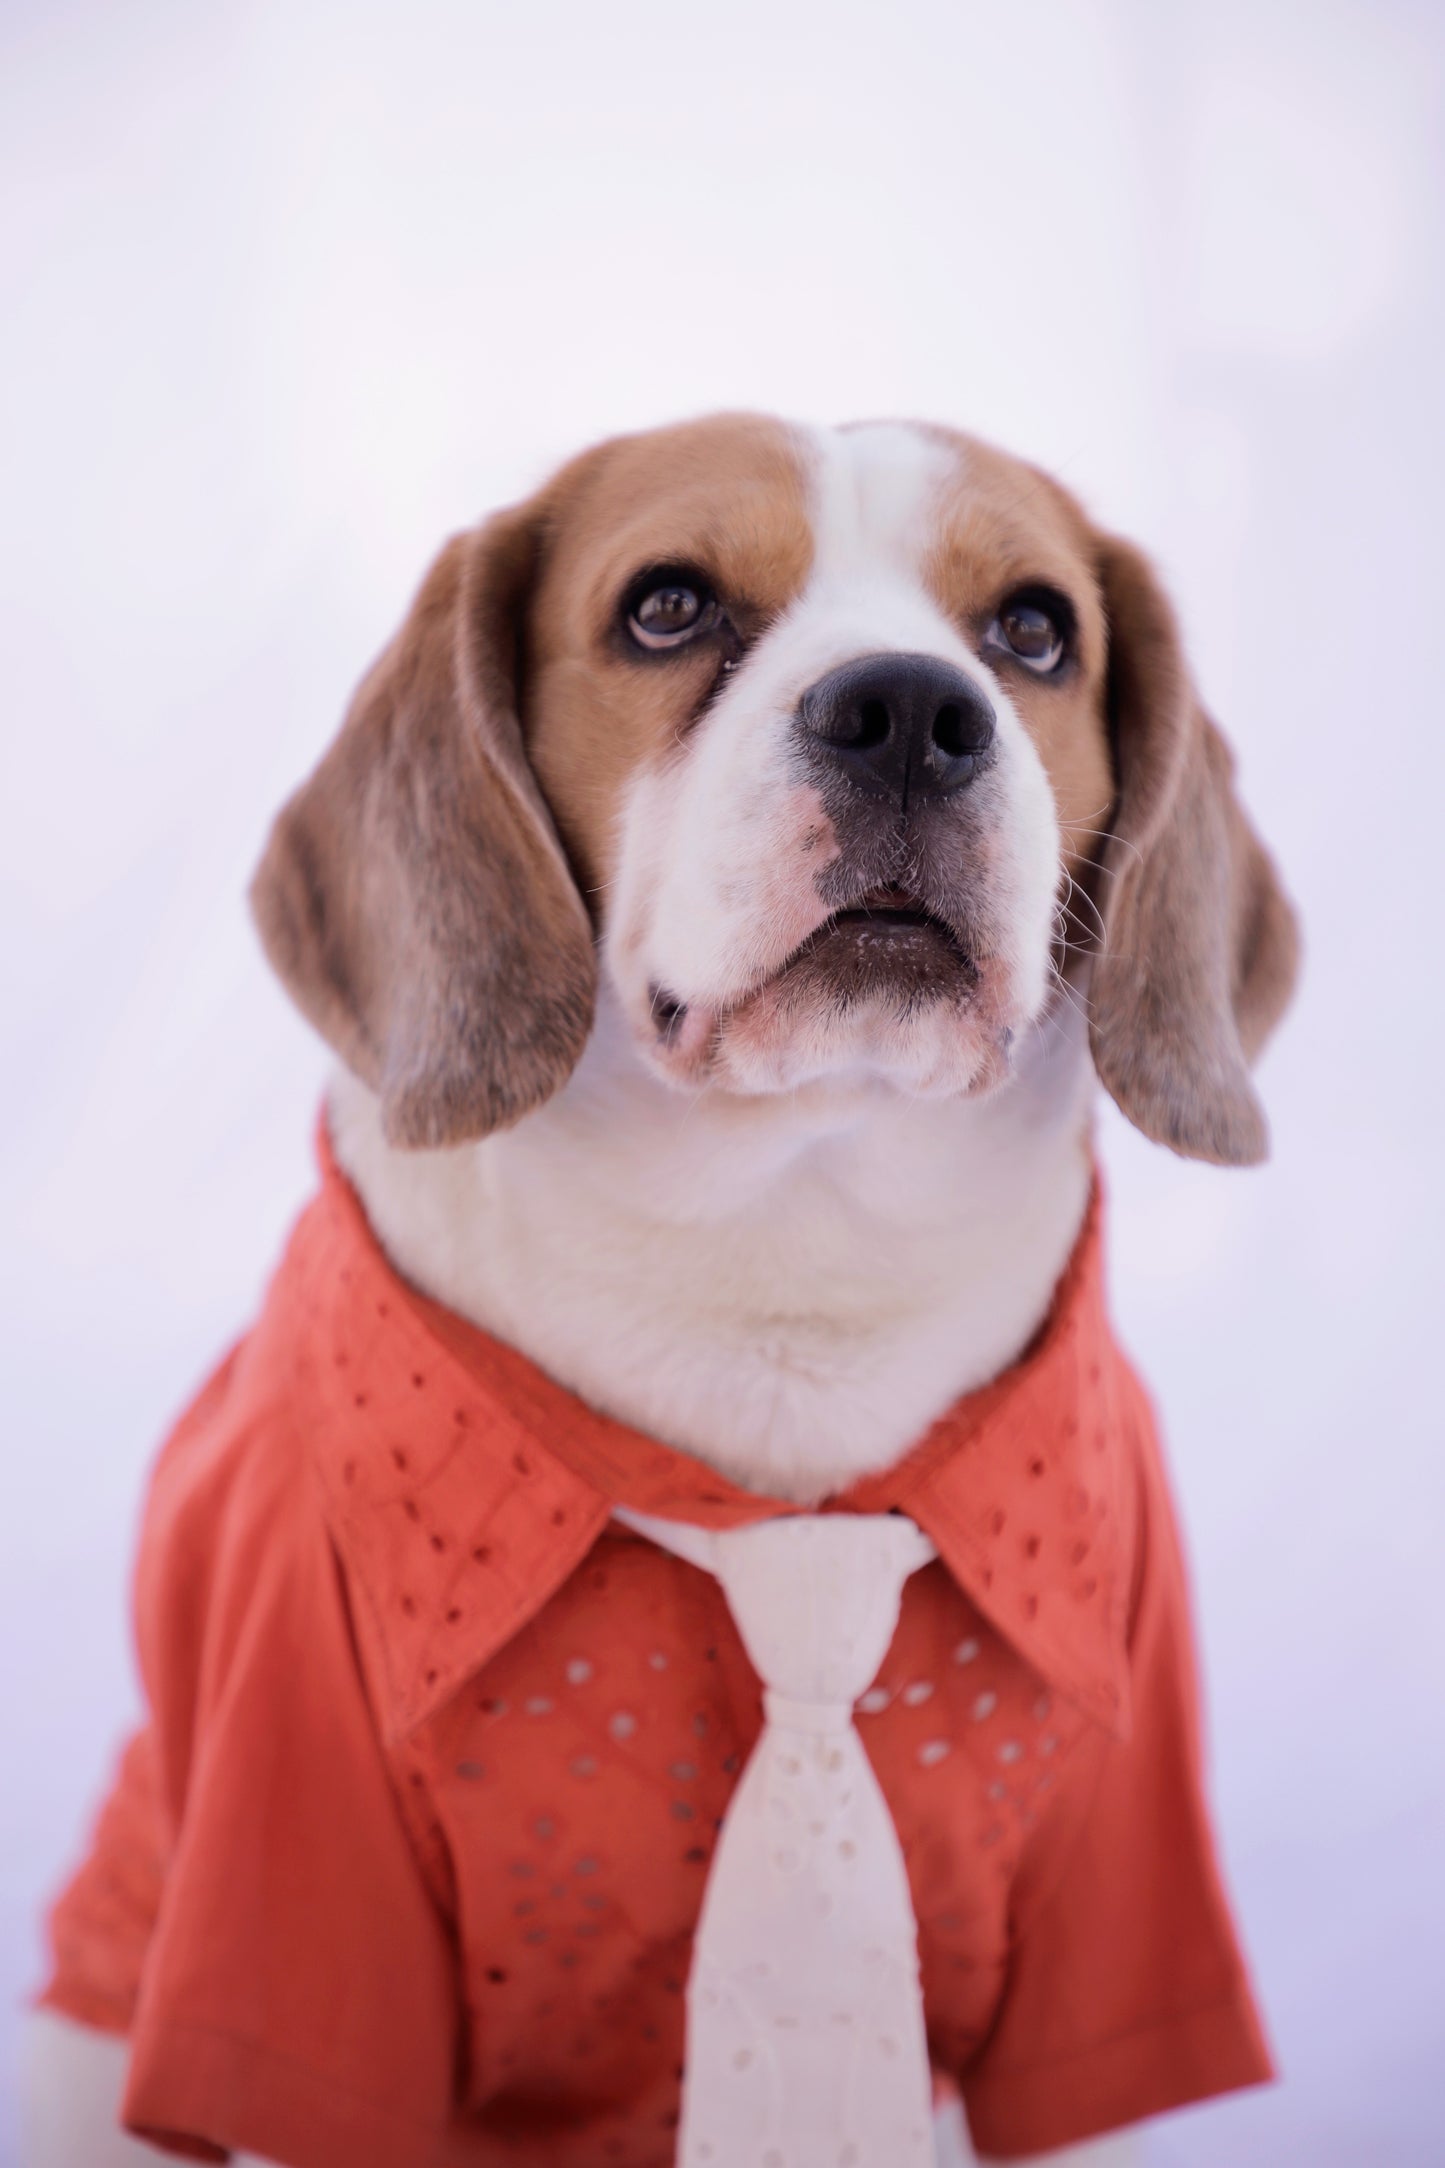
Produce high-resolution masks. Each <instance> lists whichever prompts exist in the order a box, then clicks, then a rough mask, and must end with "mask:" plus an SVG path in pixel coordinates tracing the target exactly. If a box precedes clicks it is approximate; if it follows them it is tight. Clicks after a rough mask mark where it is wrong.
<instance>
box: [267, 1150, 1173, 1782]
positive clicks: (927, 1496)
mask: <svg viewBox="0 0 1445 2168" xmlns="http://www.w3.org/2000/svg"><path fill="white" fill-rule="evenodd" d="M319 1156H320V1160H321V1169H322V1188H321V1193H320V1195H319V1196H318V1197H317V1199H316V1200H315V1202H314V1203H313V1204H312V1205H311V1207H310V1208H309V1209H308V1211H307V1212H306V1213H305V1214H304V1215H303V1218H302V1220H301V1223H300V1225H299V1226H298V1228H297V1230H296V1233H295V1235H294V1237H293V1239H292V1243H291V1246H290V1249H289V1250H288V1253H287V1257H286V1260H285V1263H284V1264H283V1266H282V1268H281V1272H280V1273H279V1274H278V1278H277V1282H276V1285H275V1287H274V1288H273V1291H272V1295H271V1298H270V1301H269V1304H268V1308H269V1309H270V1310H271V1311H272V1312H273V1314H277V1313H279V1315H277V1322H278V1323H281V1324H282V1325H283V1339H284V1342H285V1344H286V1347H287V1349H288V1351H289V1358H290V1369H291V1386H292V1390H293V1392H294V1394H295V1395H296V1398H297V1405H298V1407H299V1409H300V1411H301V1417H302V1430H303V1434H304V1435H305V1437H306V1440H307V1445H308V1448H309V1450H310V1451H311V1453H312V1455H313V1458H314V1462H315V1466H316V1469H317V1473H318V1475H319V1478H320V1482H321V1487H322V1493H323V1497H324V1500H325V1506H326V1512H327V1518H328V1522H329V1525H330V1527H331V1530H332V1535H333V1539H334V1540H335V1542H336V1545H337V1548H338V1550H339V1551H340V1553H341V1556H342V1558H343V1560H344V1562H345V1565H346V1568H347V1573H348V1578H349V1581H350V1583H351V1585H352V1587H353V1590H354V1591H355V1592H356V1594H357V1597H358V1600H359V1601H361V1602H363V1603H365V1605H366V1606H367V1608H368V1611H369V1614H370V1625H371V1627H372V1629H373V1633H372V1640H373V1643H374V1646H375V1647H376V1648H377V1650H378V1651H379V1654H380V1678H379V1680H378V1681H377V1691H378V1693H379V1697H380V1700H381V1703H382V1707H381V1711H380V1713H381V1718H382V1723H383V1726H384V1729H385V1731H386V1734H387V1736H388V1738H391V1739H395V1738H399V1737H402V1736H405V1735H406V1734H407V1733H408V1732H410V1731H412V1730H414V1729H415V1727H416V1726H417V1725H418V1724H420V1723H422V1722H423V1721H424V1720H425V1719H426V1718H427V1717H428V1716H429V1715H431V1714H432V1713H433V1712H434V1711H435V1710H436V1709H438V1708H439V1707H440V1706H441V1705H442V1704H443V1703H444V1702H445V1701H447V1700H448V1699H449V1698H450V1697H451V1696H452V1695H453V1694H454V1693H456V1692H457V1691H458V1690H459V1688H460V1687H461V1686H462V1685H463V1684H464V1683H465V1682H466V1680H467V1679H468V1678H469V1677H470V1676H471V1675H472V1674H473V1673H474V1672H475V1671H476V1670H477V1669H478V1668H479V1666H480V1665H482V1664H484V1663H485V1662H486V1661H487V1659H488V1658H489V1657H490V1656H491V1655H493V1654H494V1653H495V1652H496V1650H497V1649H499V1648H501V1647H502V1646H503V1645H504V1644H505V1643H506V1642H507V1641H509V1640H510V1639H511V1638H512V1637H513V1636H514V1635H515V1634H516V1633H517V1632H519V1631H520V1629H521V1628H522V1627H523V1626H524V1625H525V1624H526V1623H527V1621H528V1620H529V1619H530V1618H532V1617H533V1616H534V1615H535V1614H536V1613H537V1612H538V1611H539V1610H540V1609H541V1608H542V1606H543V1604H544V1603H546V1601H547V1600H548V1598H549V1597H550V1596H551V1595H552V1594H553V1593H554V1592H555V1591H556V1589H558V1588H559V1587H560V1586H561V1584H562V1583H563V1582H564V1581H565V1580H566V1579H567V1578H568V1576H569V1575H570V1574H571V1573H572V1572H573V1571H574V1570H575V1568H576V1567H577V1566H579V1565H580V1564H581V1562H582V1560H583V1559H584V1558H585V1557H586V1555H587V1553H588V1551H589V1550H590V1549H591V1547H592V1545H593V1543H594V1542H595V1541H596V1539H597V1537H598V1535H599V1534H600V1533H601V1531H602V1529H603V1528H604V1527H605V1526H606V1524H607V1521H608V1520H609V1518H610V1517H611V1513H612V1508H613V1506H614V1504H619V1505H626V1506H629V1507H632V1508H633V1509H635V1510H637V1511H639V1512H644V1513H652V1514H659V1515H662V1516H663V1517H665V1518H671V1519H678V1520H691V1521H696V1522H699V1523H701V1524H703V1525H705V1526H709V1527H729V1526H736V1525H739V1524H741V1523H743V1522H746V1521H752V1520H759V1519H763V1518H767V1517H770V1516H772V1515H775V1514H779V1513H792V1512H796V1511H798V1510H799V1509H798V1508H797V1507H796V1506H793V1505H790V1504H787V1503H785V1502H784V1501H781V1500H778V1499H771V1498H766V1497H761V1496H759V1495H757V1494H756V1493H753V1492H749V1491H744V1490H742V1489H741V1488H739V1487H738V1486H737V1485H736V1484H733V1483H731V1482H729V1481H728V1479H727V1478H726V1477H724V1476H720V1475H718V1474H716V1473H715V1472H714V1471H713V1470H711V1469H710V1468H708V1467H706V1466H705V1465H704V1464H703V1463H701V1462H699V1461H697V1460H695V1459H693V1458H692V1457H691V1456H690V1455H688V1454H685V1453H681V1452H677V1451H675V1450H673V1449H672V1448H671V1447H669V1446H666V1445H663V1444H661V1443H660V1442H659V1441H658V1440H656V1439H654V1438H648V1437H645V1436H644V1435H642V1434H641V1433H640V1432H638V1431H635V1430H631V1429H629V1428H628V1427H627V1426H626V1425H625V1424H622V1423H618V1422H614V1421H613V1420H612V1419H611V1418H610V1417H608V1416H605V1415H602V1414H600V1413H599V1412H598V1411H597V1410H595V1409H593V1408H590V1407H588V1406H587V1405H586V1403H585V1402H583V1401H582V1400H580V1399H578V1398H577V1396H576V1395H575V1394H573V1393H570V1392H568V1391H567V1390H566V1389H565V1388H564V1387H562V1386H560V1385H558V1384H556V1383H555V1382H554V1381H553V1380H552V1379H550V1378H548V1377H547V1376H546V1375H545V1374H544V1373H543V1372H542V1371H540V1370H539V1369H538V1368H537V1367H536V1365H535V1364H533V1363H531V1362H529V1361H528V1360H527V1359H526V1357H525V1356H523V1355H521V1354H519V1353H518V1352H517V1351H516V1350H515V1349H514V1348H510V1347H507V1346H505V1345H504V1344H503V1343H501V1342H500V1341H497V1340H494V1339H492V1338H491V1337H490V1336H489V1335H488V1334H486V1333H483V1332H481V1331H479V1330H478V1329H477V1328H476V1327H474V1326H471V1325H468V1324H467V1323H465V1321H464V1320H462V1319H461V1318H459V1317H457V1316H456V1315H455V1314H454V1313H452V1312H450V1311H448V1310H446V1309H444V1308H442V1307H441V1306H440V1305H439V1304H437V1303H434V1302H431V1301H429V1300H428V1299H427V1298H426V1297H425V1296H423V1295H421V1294H420V1293H418V1292H417V1291H416V1290H415V1289H414V1288H411V1287H409V1286H407V1285H406V1284H405V1283H404V1282H403V1281H402V1280H401V1279H400V1278H399V1277H398V1275H397V1274H396V1272H395V1271H394V1270H393V1268H392V1267H391V1265H390V1264H389V1263H388V1262H387V1260H386V1258H385V1257H384V1256H383V1254H382V1252H381V1249H380V1247H379V1245H378V1243H377V1241H376V1238H375V1236H374V1235H373V1234H372V1232H371V1229H370V1227H369V1226H368V1224H367V1221H366V1218H365V1215H364V1213H363V1211H362V1207H361V1204H360V1201H359V1199H358V1198H357V1196H356V1193H355V1192H354V1190H353V1189H352V1188H351V1186H350V1184H349V1183H348V1182H347V1180H346V1178H345V1177H344V1175H342V1173H341V1172H340V1170H339V1169H338V1167H337V1166H336V1163H335V1161H334V1159H333V1157H332V1154H331V1151H330V1146H329V1143H328V1141H327V1139H326V1136H325V1132H324V1127H323V1131H322V1135H321V1139H320V1145H319ZM1101 1217H1102V1209H1101V1203H1100V1199H1099V1196H1098V1192H1097V1185H1096V1191H1095V1196H1094V1199H1093V1201H1092V1203H1091V1205H1090V1209H1089V1213H1088V1217H1087V1220H1086V1223H1085V1226H1084V1229H1083V1231H1082V1233H1081V1235H1080V1237H1079V1240H1078V1243H1077V1245H1076V1247H1075V1250H1074V1254H1073V1256H1072V1258H1071V1259H1070V1262H1069V1265H1068V1267H1067V1269H1066V1271H1065V1273H1064V1276H1063V1278H1062V1280H1061V1281H1060V1283H1059V1286H1058V1289H1057V1290H1056V1293H1055V1296H1054V1300H1053V1303H1052V1305H1051V1308H1050V1312H1049V1316H1048V1318H1047V1320H1046V1321H1045V1324H1044V1326H1043V1327H1042V1329H1041V1331H1040V1332H1039V1334H1038V1335H1037V1336H1036V1338H1035V1340H1034V1342H1033V1343H1032V1345H1031V1346H1030V1348H1029V1349H1028V1350H1027V1351H1026V1352H1025V1354H1024V1355H1023V1356H1022V1357H1021V1358H1020V1360H1019V1361H1018V1362H1017V1363H1015V1364H1014V1365H1013V1366H1012V1367H1011V1368H1010V1369H1009V1370H1008V1371H1006V1372H1005V1373H1004V1374H1003V1375H1002V1376H1001V1377H999V1378H998V1379H996V1380H995V1381H994V1382H993V1383H992V1384H990V1385H988V1386H986V1387H985V1388H983V1390H982V1391H980V1392H976V1393H971V1394H969V1395H967V1396H966V1397H965V1398H964V1399H962V1400H960V1401H959V1402H957V1403H956V1405H955V1406H954V1407H952V1408H951V1409H949V1410H948V1412H947V1413H946V1414H945V1415H943V1416H942V1417H941V1418H940V1419H939V1420H938V1421H937V1422H936V1423H935V1424H934V1425H933V1426H932V1427H931V1429H930V1430H929V1431H928V1433H927V1435H926V1436H925V1437H924V1438H923V1439H922V1440H921V1441H920V1443H919V1444H918V1445H917V1446H916V1447H914V1448H913V1450H912V1451H911V1452H909V1453H908V1454H906V1455H905V1456H904V1457H903V1459H902V1460H900V1461H898V1462H896V1463H895V1464H894V1465H893V1467H891V1468H889V1469H887V1470H885V1471H883V1472H882V1473H881V1474H879V1475H876V1476H870V1477H867V1478H865V1479H864V1480H863V1481H861V1482H859V1483H856V1484H854V1485H853V1486H852V1487H851V1488H850V1489H849V1490H847V1491H846V1492H844V1493H842V1494H841V1495H840V1496H838V1497H837V1498H835V1499H832V1500H830V1501H828V1502H827V1504H826V1505H825V1507H824V1508H823V1510H825V1511H844V1512H868V1513H877V1512H887V1511H889V1510H893V1509H896V1510H899V1511H902V1512H906V1513H909V1514H911V1515H912V1516H913V1518H914V1519H915V1520H916V1521H917V1522H918V1523H919V1525H920V1527H922V1528H923V1529H924V1530H925V1531H926V1532H927V1534H928V1535H929V1536H930V1537H931V1538H932V1539H933V1542H934V1543H935V1545H936V1546H937V1548H938V1551H939V1555H940V1557H941V1558H942V1560H943V1562H944V1564H945V1565H946V1567H947V1569H948V1571H949V1572H950V1573H951V1574H952V1576H953V1578H954V1580H955V1581H956V1582H957V1583H958V1585H959V1587H960V1588H961V1589H962V1590H963V1591H964V1593H965V1594H966V1595H967V1596H968V1597H969V1598H970V1599H971V1601H972V1602H973V1603H974V1604H975V1605H976V1607H977V1608H978V1609H979V1610H980V1611H981V1612H983V1613H984V1615H985V1616H986V1617H987V1618H988V1619H989V1621H990V1622H991V1624H992V1625H993V1626H994V1627H996V1628H997V1630H998V1631H999V1632H1000V1633H1001V1634H1002V1635H1003V1636H1004V1637H1005V1638H1006V1639H1007V1640H1008V1641H1009V1642H1011V1643H1012V1645H1013V1646H1014V1647H1015V1648H1016V1649H1017V1650H1018V1652H1019V1653H1020V1654H1021V1655H1022V1656H1023V1657H1024V1658H1025V1660H1026V1661H1027V1662H1028V1663H1029V1664H1031V1665H1032V1666H1033V1667H1034V1669H1035V1670H1037V1671H1038V1672H1039V1673H1040V1675H1041V1676H1042V1677H1043V1678H1044V1679H1046V1680H1047V1681H1048V1682H1049V1683H1050V1684H1051V1685H1053V1686H1054V1687H1055V1688H1057V1689H1058V1690H1059V1691H1060V1692H1062V1693H1063V1694H1065V1695H1066V1696H1068V1697H1069V1698H1070V1699H1071V1700H1073V1701H1074V1702H1075V1703H1076V1704H1077V1705H1078V1706H1079V1707H1080V1708H1081V1709H1083V1710H1084V1711H1085V1712H1086V1713H1087V1714H1088V1715H1090V1716H1092V1717H1094V1718H1095V1719H1096V1720H1098V1721H1099V1722H1101V1723H1103V1724H1105V1725H1106V1726H1107V1727H1108V1728H1109V1729H1110V1730H1111V1731H1114V1732H1115V1733H1117V1734H1119V1735H1121V1736H1123V1735H1126V1734H1127V1728H1128V1651H1127V1632H1128V1613H1129V1599H1130V1587H1131V1582H1132V1574H1133V1550H1134V1530H1133V1511H1132V1500H1133V1485H1132V1483H1131V1481H1130V1469H1131V1464H1132V1457H1131V1453H1130V1450H1129V1443H1130V1441H1129V1422H1130V1409H1131V1406H1132V1405H1133V1402H1132V1400H1131V1387H1132V1379H1131V1378H1130V1375H1129V1373H1128V1371H1127V1368H1126V1366H1125V1364H1124V1362H1123V1358H1122V1357H1121V1356H1120V1354H1119V1352H1118V1349H1117V1348H1116V1346H1115V1344H1114V1341H1113V1338H1112V1335H1111V1333H1110V1331H1109V1326H1108V1320H1107V1316H1106V1312H1105V1306H1104V1289H1103V1274H1102V1263H1101Z"/></svg>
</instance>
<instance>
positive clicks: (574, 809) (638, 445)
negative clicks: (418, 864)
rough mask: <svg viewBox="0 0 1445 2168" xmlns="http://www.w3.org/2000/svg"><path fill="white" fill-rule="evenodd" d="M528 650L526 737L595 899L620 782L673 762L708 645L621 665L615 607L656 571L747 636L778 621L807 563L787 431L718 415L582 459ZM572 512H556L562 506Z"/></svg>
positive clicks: (712, 668) (704, 676)
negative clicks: (682, 575) (695, 588)
mask: <svg viewBox="0 0 1445 2168" xmlns="http://www.w3.org/2000/svg"><path fill="white" fill-rule="evenodd" d="M559 485H560V486H559V493H558V497H557V510H556V512H555V513H554V516H553V522H552V535H551V546H550V548H549V550H548V553H547V558H546V563H545V566H544V568H543V571H542V575H541V578H540V580H539V583H538V589H537V595H536V600H535V605H534V608H533V611H532V618H531V633H530V638H529V642H528V665H529V666H528V700H527V738H528V746H529V750H530V752H531V756H532V761H533V765H534V767H535V769H536V772H537V776H538V780H539V781H540V782H541V785H542V788H543V790H544V792H545V793H546V795H547V798H548V800H549V802H550V804H551V806H552V809H553V812H554V814H555V816H556V819H557V824H558V826H559V828H560V829H561V831H562V835H563V838H564V840H565V841H566V844H567V847H568V849H569V851H570V852H571V854H572V859H573V863H574V865H575V866H576V867H577V869H578V873H579V875H580V877H581V879H582V881H583V882H584V884H585V886H586V887H587V888H588V889H589V890H591V891H596V890H598V889H599V888H600V887H602V885H603V884H605V882H606V881H607V879H608V877H609V875H610V872H611V868H612V862H613V847H614V818H615V814H616V810H617V806H618V802H619V799H620V797H621V793H622V790H623V787H624V785H625V784H626V783H627V782H628V780H629V779H630V778H631V776H632V775H633V774H634V773H635V771H636V770H637V768H638V767H640V766H641V765H643V764H644V763H645V762H652V761H656V760H662V759H666V758H667V757H668V755H669V753H670V752H672V751H673V749H674V748H675V747H677V745H678V744H679V742H680V740H681V739H682V738H683V737H684V736H685V734H686V730H687V727H688V724H689V722H690V721H691V719H692V718H693V716H694V715H695V713H696V711H697V708H698V707H699V705H700V704H701V703H702V701H703V700H704V699H705V698H706V696H707V694H708V692H709V691H710V690H711V686H712V680H713V677H714V675H715V672H716V667H717V664H716V657H715V655H713V654H711V653H710V651H709V650H707V649H706V648H703V649H694V650H691V651H689V650H683V651H682V652H681V653H680V654H678V655H675V656H669V657H667V658H665V659H659V658H655V657H648V658H645V659H644V658H639V657H636V656H629V655H627V654H626V653H625V652H624V651H623V649H622V647H621V645H620V643H619V641H618V639H617V631H616V628H617V606H618V599H619V597H620V596H621V595H622V593H623V592H624V590H625V589H626V587H627V584H628V582H629V580H630V579H631V578H633V576H634V575H635V574H637V573H638V572H640V571H643V570H645V569H646V568H647V567H648V566H649V565H655V564H666V563H680V564H684V565H690V566H693V567H695V568H696V569H697V570H698V571H700V572H702V573H705V574H706V575H707V576H708V577H709V578H710V579H711V581H712V583H713V585H714V587H715V588H716V590H717V592H718V593H719V594H720V595H723V596H725V597H726V598H727V604H728V611H729V614H730V616H731V617H732V619H733V622H734V623H735V624H736V625H737V627H738V630H739V632H740V634H741V635H742V637H743V639H744V640H750V639H752V638H754V637H755V636H756V635H757V634H758V633H760V632H762V631H764V630H765V629H766V627H767V626H768V625H769V624H770V623H771V622H772V620H773V619H774V618H776V617H778V616H779V615H780V614H781V612H782V611H783V610H784V609H785V608H786V607H787V605H788V604H789V603H790V602H791V601H792V600H793V598H794V597H795V596H796V595H797V594H798V592H799V590H800V589H801V587H802V585H803V582H804V580H805V579H806V577H807V573H808V567H809V564H810V562H811V559H812V551H813V541H812V534H811V531H810V528H809V525H808V517H807V507H806V502H805V498H804V490H803V475H802V470H801V466H800V463H799V458H798V453H797V450H796V447H795V445H794V441H793V437H792V433H791V432H790V431H789V430H788V429H787V428H786V427H785V426H784V425H783V424H782V423H781V422H774V421H769V420H767V419H765V418H763V417H761V416H756V415H746V414H739V415H733V414H721V415H717V416H714V417H712V418H710V419H709V420H706V421H701V422H689V423H685V424H683V425H680V426H679V427H676V428H672V429H659V430H654V431H652V432H650V433H649V434H647V435H646V436H638V437H623V438H620V439H618V440H616V441H614V442H613V443H611V444H605V445H602V446H601V447H600V448H599V449H598V450H597V451H595V452H591V453H585V454H584V455H583V457H582V458H581V459H580V460H578V461H575V462H574V463H573V465H572V466H570V467H568V468H566V469H565V470H564V471H563V473H562V475H561V476H560V477H559ZM564 508H565V509H564Z"/></svg>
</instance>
